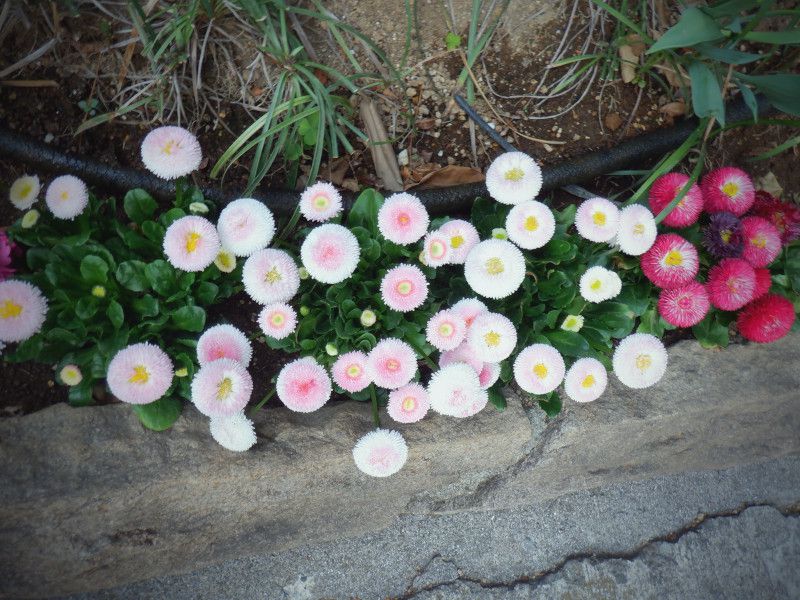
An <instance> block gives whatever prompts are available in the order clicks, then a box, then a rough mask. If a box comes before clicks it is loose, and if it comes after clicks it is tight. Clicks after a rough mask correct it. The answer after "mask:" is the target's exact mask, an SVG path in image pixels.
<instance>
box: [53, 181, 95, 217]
mask: <svg viewBox="0 0 800 600" xmlns="http://www.w3.org/2000/svg"><path fill="white" fill-rule="evenodd" d="M44 201H45V202H46V203H47V208H49V209H50V212H51V213H53V216H55V217H57V218H59V219H67V220H70V221H71V220H72V219H74V218H75V217H77V216H78V215H79V214H81V213H82V212H83V209H84V208H86V205H87V204H89V190H88V188H87V187H86V184H85V183H84V182H83V181H81V180H80V179H78V178H77V177H75V176H74V175H62V176H61V177H56V178H55V179H53V181H52V182H51V183H50V185H48V186H47V192H45V195H44Z"/></svg>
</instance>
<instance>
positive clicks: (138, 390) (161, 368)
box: [106, 343, 174, 404]
mask: <svg viewBox="0 0 800 600" xmlns="http://www.w3.org/2000/svg"><path fill="white" fill-rule="evenodd" d="M173 372H174V371H173V367H172V361H171V360H170V359H169V356H167V353H166V352H164V351H163V350H162V349H161V348H159V347H158V346H154V345H153V344H148V343H142V344H132V345H130V346H128V347H127V348H123V349H122V350H120V351H119V352H117V353H116V354H115V355H114V358H112V359H111V362H110V363H108V371H107V373H106V382H107V383H108V389H109V390H111V393H112V394H114V396H116V397H117V398H118V399H119V400H121V401H122V402H127V403H128V404H150V403H151V402H155V401H156V400H158V399H159V398H161V397H162V396H163V395H164V394H166V393H167V390H168V389H169V386H170V385H171V384H172V375H173Z"/></svg>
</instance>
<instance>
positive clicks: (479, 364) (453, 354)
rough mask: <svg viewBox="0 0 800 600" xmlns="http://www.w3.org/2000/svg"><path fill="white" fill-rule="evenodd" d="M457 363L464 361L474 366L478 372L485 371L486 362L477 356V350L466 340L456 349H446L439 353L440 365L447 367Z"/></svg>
mask: <svg viewBox="0 0 800 600" xmlns="http://www.w3.org/2000/svg"><path fill="white" fill-rule="evenodd" d="M455 363H464V364H466V365H469V366H470V367H472V370H473V371H475V373H476V374H479V373H481V372H482V371H483V367H484V362H483V361H482V360H481V359H480V358H478V357H477V355H476V354H475V351H474V350H473V349H472V348H471V347H470V345H469V344H468V343H467V342H466V341H464V342H462V343H461V344H460V345H459V346H458V347H457V348H456V349H455V350H446V351H444V352H442V353H441V354H440V355H439V366H440V367H446V366H447V365H452V364H455Z"/></svg>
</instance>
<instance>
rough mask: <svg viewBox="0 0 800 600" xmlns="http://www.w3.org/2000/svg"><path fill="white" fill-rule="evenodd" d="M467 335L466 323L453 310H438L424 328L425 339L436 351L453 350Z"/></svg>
mask: <svg viewBox="0 0 800 600" xmlns="http://www.w3.org/2000/svg"><path fill="white" fill-rule="evenodd" d="M466 334H467V323H466V321H464V319H463V317H461V315H459V314H458V313H457V312H456V311H454V310H440V311H439V312H437V313H436V314H435V315H433V316H432V317H431V318H430V319H428V324H427V326H426V327H425V337H426V338H427V340H428V343H430V345H431V346H433V347H434V348H436V349H437V350H453V349H455V348H456V347H457V346H458V345H459V344H460V343H461V342H463V341H464V337H465V336H466Z"/></svg>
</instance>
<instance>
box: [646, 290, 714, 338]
mask: <svg viewBox="0 0 800 600" xmlns="http://www.w3.org/2000/svg"><path fill="white" fill-rule="evenodd" d="M709 308H711V301H710V300H709V298H708V292H707V291H706V287H705V286H704V285H703V284H702V283H699V282H697V281H690V282H689V283H687V284H685V285H682V286H680V287H675V288H670V289H668V290H661V294H660V295H659V297H658V313H659V314H660V315H661V316H662V317H663V318H664V320H665V321H666V322H667V323H669V324H670V325H674V326H675V327H692V326H693V325H697V324H698V323H699V322H700V321H702V320H703V319H704V318H705V316H706V314H707V313H708V309H709Z"/></svg>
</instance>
